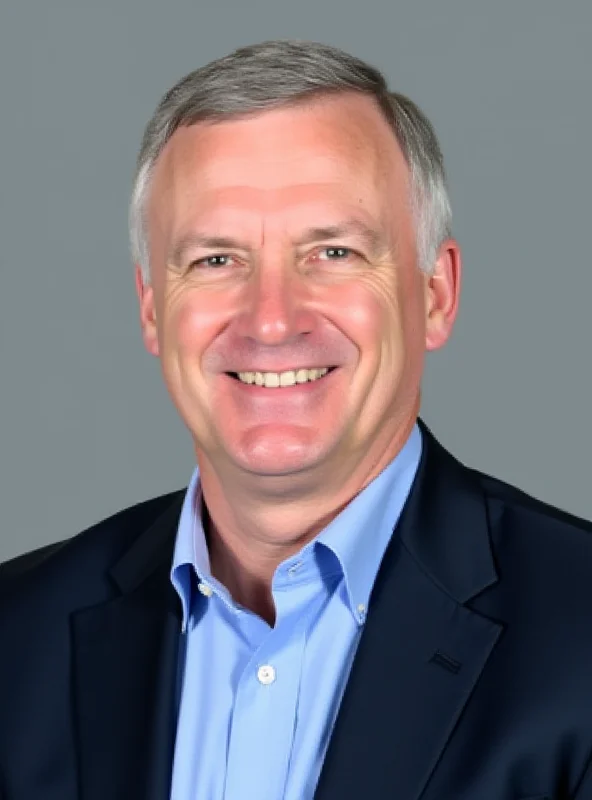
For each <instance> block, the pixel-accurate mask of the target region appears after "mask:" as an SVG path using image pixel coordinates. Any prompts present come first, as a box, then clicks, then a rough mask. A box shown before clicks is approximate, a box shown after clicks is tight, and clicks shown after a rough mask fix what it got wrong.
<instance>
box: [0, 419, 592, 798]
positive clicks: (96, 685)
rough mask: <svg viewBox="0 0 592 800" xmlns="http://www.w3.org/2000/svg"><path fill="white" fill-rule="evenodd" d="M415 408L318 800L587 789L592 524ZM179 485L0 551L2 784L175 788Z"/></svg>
mask: <svg viewBox="0 0 592 800" xmlns="http://www.w3.org/2000/svg"><path fill="white" fill-rule="evenodd" d="M420 424H421V427H422V433H423V436H424V449H423V455H422V459H421V462H420V465H419V469H418V473H417V476H416V479H415V482H414V484H413V487H412V490H411V494H410V496H409V499H408V501H407V503H406V505H405V508H404V510H403V514H402V516H401V518H400V521H399V524H398V525H397V530H396V533H395V535H394V536H393V537H392V541H391V543H390V545H389V547H388V549H387V551H386V554H385V556H384V559H383V562H382V564H381V567H380V571H379V574H378V577H377V581H376V584H375V587H374V591H373V593H372V597H371V602H370V607H369V611H368V618H367V622H366V625H365V628H364V632H363V634H362V639H361V642H360V646H359V649H358V651H357V655H356V658H355V661H354V665H353V669H352V672H351V675H350V678H349V681H348V684H347V687H346V691H345V695H344V697H343V701H342V705H341V708H340V712H339V716H338V719H337V722H336V726H335V729H334V731H333V735H332V737H331V740H330V743H329V749H328V752H327V756H326V759H325V762H324V765H323V769H322V773H321V777H320V782H319V785H318V788H317V792H316V795H315V800H360V798H372V800H382V798H385V799H386V798H392V800H419V799H420V798H421V800H526V798H529V800H534V798H537V799H538V800H543V798H549V799H551V798H553V799H555V800H560V799H564V798H570V799H572V800H592V767H591V766H590V764H591V758H592V537H591V531H592V525H591V524H590V523H588V522H585V521H583V520H580V519H577V518H575V517H572V516H570V515H568V514H565V513H563V512H561V511H558V510H557V509H554V508H552V507H550V506H547V505H544V504H543V503H541V502H539V501H536V500H534V499H532V498H530V497H528V496H527V495H525V494H524V493H522V492H520V491H519V490H517V489H515V488H513V487H511V486H508V485H507V484H504V483H502V482H500V481H498V480H496V479H494V478H492V477H489V476H487V475H483V474H481V473H479V472H476V471H474V470H471V469H468V468H467V467H465V466H463V465H461V464H460V463H459V462H458V461H457V460H456V459H454V458H453V456H451V455H450V454H449V453H448V452H447V451H446V450H445V449H444V448H443V447H442V446H441V445H440V444H439V443H438V442H437V441H436V439H435V438H434V437H433V435H432V434H431V433H430V432H429V430H428V429H427V427H426V426H425V424H424V423H422V422H421V421H420ZM184 492H185V490H180V491H178V492H174V493H172V494H168V495H164V496H162V497H158V498H155V499H152V500H149V501H147V502H145V503H141V504H139V505H136V506H133V507H131V508H128V509H125V510H124V511H121V512H120V513H118V514H116V515H115V516H113V517H110V518H109V519H106V520H104V521H102V522H100V523H99V524H97V525H95V526H93V527H92V528H90V529H88V530H86V531H84V532H83V533H81V534H79V535H78V536H76V537H74V538H72V539H69V540H67V541H64V542H62V543H59V544H56V545H51V546H49V547H46V548H44V549H42V550H38V551H36V552H33V553H29V554H27V555H24V556H21V557H19V558H17V559H15V560H13V561H11V562H7V563H6V564H4V565H2V567H0V797H1V798H2V800H166V798H167V797H168V795H169V787H170V779H171V768H172V757H173V748H174V735H175V727H176V712H177V706H176V677H177V658H178V650H179V648H178V645H179V635H180V608H179V605H178V599H177V596H176V594H175V592H174V590H173V588H172V586H171V583H170V580H169V570H170V564H171V558H172V552H173V543H174V538H175V534H176V528H177V523H178V519H179V514H180V510H181V505H182V502H183V497H184ZM15 533H16V532H15ZM206 729H207V726H206V728H204V730H206ZM244 798H245V800H257V798H254V797H253V796H252V795H251V794H250V793H249V787H248V786H245V792H244Z"/></svg>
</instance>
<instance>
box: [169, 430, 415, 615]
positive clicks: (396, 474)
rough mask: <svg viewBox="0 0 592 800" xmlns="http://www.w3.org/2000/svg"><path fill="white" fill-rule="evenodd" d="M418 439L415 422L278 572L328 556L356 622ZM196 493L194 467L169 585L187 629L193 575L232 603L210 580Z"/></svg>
mask: <svg viewBox="0 0 592 800" xmlns="http://www.w3.org/2000/svg"><path fill="white" fill-rule="evenodd" d="M421 448H422V438H421V431H420V429H419V427H418V426H417V424H416V425H415V426H414V427H413V429H412V431H411V434H410V435H409V437H408V439H407V441H406V443H405V444H404V446H403V448H402V449H401V450H400V451H399V453H398V454H397V455H396V456H395V458H394V459H393V460H392V461H391V462H390V463H389V464H388V466H387V467H386V468H385V469H384V470H383V471H382V472H381V473H380V474H379V475H378V476H377V477H376V478H374V480H372V481H371V482H370V483H369V484H368V486H366V487H365V488H364V489H363V491H361V492H360V493H359V494H358V495H357V496H356V497H355V498H354V499H353V500H352V501H351V503H349V504H348V505H347V506H346V507H345V508H344V509H343V510H342V511H341V512H340V513H339V514H338V515H337V517H335V519H333V520H332V521H331V522H330V523H329V525H328V526H327V527H326V528H324V529H323V530H322V531H321V532H320V533H319V534H318V536H317V537H316V538H315V539H314V540H313V541H312V542H309V543H308V544H307V545H306V546H305V547H304V548H303V549H302V550H301V551H300V552H299V553H297V554H296V555H294V556H292V557H290V558H289V559H287V560H286V561H285V562H284V563H283V564H282V565H280V567H278V571H279V570H280V569H283V570H290V569H291V568H292V567H293V566H294V565H295V564H297V563H299V562H300V561H302V560H303V559H308V557H309V556H310V555H311V553H312V552H313V551H315V550H316V551H317V552H318V551H319V550H324V551H328V552H330V553H332V554H333V556H334V558H333V559H332V560H333V561H334V560H335V558H336V559H337V562H338V564H339V568H340V570H341V571H342V573H343V576H344V579H345V585H346V591H347V599H348V604H349V606H350V610H351V613H352V614H353V615H354V617H355V619H356V620H357V622H358V623H360V624H361V623H362V622H363V621H364V619H365V617H366V611H367V608H368V602H369V599H370V594H371V591H372V587H373V585H374V581H375V579H376V575H377V573H378V569H379V566H380V562H381V561H382V557H383V555H384V551H385V550H386V547H387V545H388V543H389V541H390V538H391V536H392V533H393V529H394V527H395V526H396V524H397V522H398V519H399V516H400V514H401V511H402V510H403V506H404V505H405V501H406V500H407V496H408V494H409V491H410V489H411V485H412V483H413V480H414V478H415V474H416V472H417V467H418V465H419V460H420V457H421ZM201 512H202V493H201V484H200V480H199V469H198V468H197V467H196V468H195V469H194V471H193V475H192V477H191V481H190V483H189V486H188V487H187V492H186V494H185V499H184V502H183V507H182V509H181V516H180V519H179V526H178V532H177V539H176V542H175V550H174V555H173V564H172V568H171V581H172V583H173V585H174V586H175V589H176V590H177V593H178V594H179V597H180V599H181V603H182V606H183V628H184V629H185V628H186V626H187V621H188V619H189V615H190V609H191V602H192V595H193V576H192V570H191V567H193V571H194V572H195V574H197V576H198V577H199V578H200V579H201V580H207V582H208V584H210V585H211V586H212V588H213V589H214V590H215V591H216V593H218V594H220V595H221V596H222V598H223V599H224V600H225V601H226V602H227V603H232V598H231V597H230V595H229V593H228V591H227V590H226V588H225V587H224V586H222V584H220V583H219V582H218V581H216V579H215V578H213V577H212V575H211V571H210V559H209V556H208V550H207V542H206V536H205V532H204V529H203V524H202V513H201Z"/></svg>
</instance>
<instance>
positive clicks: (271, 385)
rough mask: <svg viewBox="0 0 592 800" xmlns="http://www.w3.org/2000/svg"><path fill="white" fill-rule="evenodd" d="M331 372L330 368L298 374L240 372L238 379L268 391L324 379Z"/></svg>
mask: <svg viewBox="0 0 592 800" xmlns="http://www.w3.org/2000/svg"><path fill="white" fill-rule="evenodd" d="M328 371H329V368H328V367H323V368H322V369H299V370H298V371H297V372H294V370H288V371H287V372H239V373H238V378H239V380H240V381H242V382H243V383H255V384H256V385H257V386H265V388H266V389H277V388H278V387H279V386H294V384H295V383H306V382H307V381H316V380H318V378H322V377H323V375H326V374H327V372H328Z"/></svg>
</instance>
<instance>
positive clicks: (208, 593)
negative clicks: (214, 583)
mask: <svg viewBox="0 0 592 800" xmlns="http://www.w3.org/2000/svg"><path fill="white" fill-rule="evenodd" d="M197 588H198V589H199V591H200V592H201V593H202V594H203V595H204V596H205V597H211V596H212V590H211V589H210V587H209V586H206V584H205V583H198V584H197Z"/></svg>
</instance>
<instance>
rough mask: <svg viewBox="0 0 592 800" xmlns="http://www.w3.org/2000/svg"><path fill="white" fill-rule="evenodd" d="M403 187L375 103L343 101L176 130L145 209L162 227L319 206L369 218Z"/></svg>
mask: <svg viewBox="0 0 592 800" xmlns="http://www.w3.org/2000/svg"><path fill="white" fill-rule="evenodd" d="M408 180H409V174H408V168H407V164H406V162H405V159H404V157H403V154H402V152H401V150H400V148H399V146H398V143H397V141H396V139H395V136H394V134H393V132H392V130H391V128H390V126H389V125H388V123H387V122H386V120H385V119H384V118H383V116H382V114H381V112H380V110H379V109H378V107H377V105H376V104H375V103H374V101H373V100H372V99H371V98H369V97H365V96H362V95H356V94H353V93H348V94H344V95H339V96H337V97H330V98H318V99H316V100H314V101H313V102H311V103H308V104H306V105H299V106H296V107H284V108H279V109H274V110H270V111H265V112H263V113H258V114H256V115H251V116H249V117H246V118H243V119H234V120H228V121H224V122H216V123H205V124H203V123H200V124H196V125H192V126H188V127H182V128H179V129H178V130H177V131H176V132H175V133H174V135H173V136H172V137H171V139H170V141H169V142H168V143H167V145H166V147H165V148H164V150H163V152H162V153H161V155H160V157H159V159H158V161H157V164H156V168H155V171H154V175H153V179H152V183H151V190H150V198H149V209H148V210H149V214H150V215H151V217H156V220H155V221H158V222H159V223H160V224H161V226H162V225H164V226H165V227H170V226H171V225H172V226H173V227H177V226H178V225H181V226H182V225H183V222H184V221H187V220H186V218H187V219H188V218H189V217H192V218H194V217H195V215H196V214H201V215H203V214H206V215H208V216H209V215H210V214H213V215H214V216H216V215H218V214H219V213H222V214H226V215H231V216H234V215H235V212H245V213H247V212H252V213H253V214H265V215H266V216H269V217H273V216H274V215H276V216H282V214H284V213H291V212H297V211H298V209H300V208H304V207H306V206H308V207H309V209H310V208H312V207H314V206H318V205H327V204H329V205H331V204H333V205H336V206H348V207H350V208H351V207H352V206H354V207H357V208H359V209H360V210H361V211H366V212H369V213H370V214H373V215H375V216H376V215H380V212H381V207H382V206H384V204H385V203H387V204H390V206H391V207H392V206H394V205H396V204H397V199H399V200H400V201H403V199H404V198H406V197H407V189H408Z"/></svg>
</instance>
